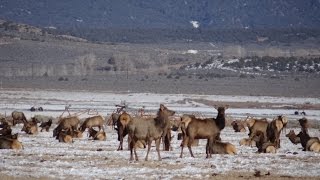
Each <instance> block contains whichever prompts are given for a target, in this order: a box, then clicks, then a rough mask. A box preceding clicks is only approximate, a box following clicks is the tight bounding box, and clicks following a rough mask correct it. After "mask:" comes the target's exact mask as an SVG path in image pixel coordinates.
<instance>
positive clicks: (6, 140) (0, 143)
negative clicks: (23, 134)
mask: <svg viewBox="0 0 320 180" xmlns="http://www.w3.org/2000/svg"><path fill="white" fill-rule="evenodd" d="M0 149H23V146H22V143H21V142H20V141H18V134H14V135H11V136H0Z"/></svg>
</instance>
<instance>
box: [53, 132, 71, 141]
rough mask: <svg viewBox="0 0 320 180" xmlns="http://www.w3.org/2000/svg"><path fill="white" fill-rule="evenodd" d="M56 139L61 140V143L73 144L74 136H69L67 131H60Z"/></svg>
mask: <svg viewBox="0 0 320 180" xmlns="http://www.w3.org/2000/svg"><path fill="white" fill-rule="evenodd" d="M56 139H58V140H59V142H64V143H73V139H72V136H71V135H69V134H67V133H66V132H65V131H59V132H57V136H56Z"/></svg>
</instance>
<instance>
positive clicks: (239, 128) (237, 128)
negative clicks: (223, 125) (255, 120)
mask: <svg viewBox="0 0 320 180" xmlns="http://www.w3.org/2000/svg"><path fill="white" fill-rule="evenodd" d="M231 126H232V128H233V130H234V132H246V128H245V127H244V125H243V122H242V121H240V120H236V121H232V123H231Z"/></svg>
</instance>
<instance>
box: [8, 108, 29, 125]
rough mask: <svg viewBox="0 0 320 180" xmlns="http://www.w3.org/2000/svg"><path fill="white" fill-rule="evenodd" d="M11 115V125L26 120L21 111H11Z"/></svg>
mask: <svg viewBox="0 0 320 180" xmlns="http://www.w3.org/2000/svg"><path fill="white" fill-rule="evenodd" d="M11 116H12V124H13V126H15V125H16V124H19V123H25V122H27V118H26V116H25V115H24V113H23V112H19V111H13V112H12V113H11Z"/></svg>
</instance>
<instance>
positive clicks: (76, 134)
mask: <svg viewBox="0 0 320 180" xmlns="http://www.w3.org/2000/svg"><path fill="white" fill-rule="evenodd" d="M65 133H66V134H68V135H70V136H72V138H82V137H83V133H82V132H81V131H80V130H67V131H66V132H65Z"/></svg>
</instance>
